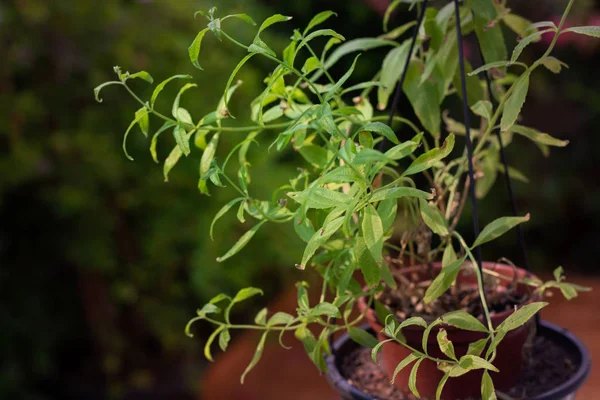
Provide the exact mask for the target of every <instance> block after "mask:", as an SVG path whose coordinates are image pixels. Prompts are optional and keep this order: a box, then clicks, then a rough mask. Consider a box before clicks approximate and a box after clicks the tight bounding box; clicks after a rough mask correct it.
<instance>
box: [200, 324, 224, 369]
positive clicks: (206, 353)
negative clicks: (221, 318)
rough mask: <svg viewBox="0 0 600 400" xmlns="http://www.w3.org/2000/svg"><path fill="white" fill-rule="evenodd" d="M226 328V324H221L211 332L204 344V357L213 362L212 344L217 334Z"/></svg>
mask: <svg viewBox="0 0 600 400" xmlns="http://www.w3.org/2000/svg"><path fill="white" fill-rule="evenodd" d="M223 329H225V325H220V326H219V327H218V328H217V329H215V330H214V332H213V333H211V335H210V336H209V337H208V340H207V341H206V343H205V344H204V357H205V358H206V359H207V360H208V361H210V362H213V361H214V360H213V358H212V354H211V352H210V346H211V345H212V343H213V342H214V341H215V339H216V338H217V335H218V334H219V333H221V331H222V330H223Z"/></svg>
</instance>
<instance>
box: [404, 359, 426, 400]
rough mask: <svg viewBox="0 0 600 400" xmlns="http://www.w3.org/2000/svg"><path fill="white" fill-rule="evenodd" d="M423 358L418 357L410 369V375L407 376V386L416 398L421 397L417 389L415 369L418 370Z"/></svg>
mask: <svg viewBox="0 0 600 400" xmlns="http://www.w3.org/2000/svg"><path fill="white" fill-rule="evenodd" d="M423 360H424V358H419V359H418V360H417V362H416V363H415V365H413V367H412V370H411V371H410V375H409V377H408V388H409V389H410V391H411V392H412V394H414V395H415V397H416V398H417V399H420V398H421V395H420V394H419V391H418V390H417V371H418V370H419V366H420V365H421V363H422V362H423Z"/></svg>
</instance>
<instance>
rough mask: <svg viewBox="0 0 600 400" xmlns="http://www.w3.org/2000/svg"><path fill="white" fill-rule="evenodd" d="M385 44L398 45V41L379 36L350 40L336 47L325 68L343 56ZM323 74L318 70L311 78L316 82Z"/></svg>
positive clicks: (328, 67)
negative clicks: (378, 37)
mask: <svg viewBox="0 0 600 400" xmlns="http://www.w3.org/2000/svg"><path fill="white" fill-rule="evenodd" d="M383 46H397V43H396V42H394V41H393V40H384V39H377V38H360V39H354V40H349V41H347V42H345V43H344V44H342V45H341V46H339V47H338V48H336V49H335V50H334V51H333V52H332V53H331V55H330V56H329V57H328V58H327V60H326V61H325V63H324V68H325V69H330V68H331V67H332V66H333V65H334V64H335V63H337V62H338V61H339V60H340V59H341V58H342V57H344V56H346V55H348V54H351V53H355V52H357V51H367V50H372V49H376V48H378V47H383ZM321 75H322V72H317V73H316V74H315V75H313V76H312V78H311V80H312V81H313V82H314V81H316V79H318V78H319V77H320V76H321Z"/></svg>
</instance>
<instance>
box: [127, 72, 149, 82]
mask: <svg viewBox="0 0 600 400" xmlns="http://www.w3.org/2000/svg"><path fill="white" fill-rule="evenodd" d="M136 78H139V79H143V80H145V81H146V82H148V83H154V79H152V76H151V75H150V74H149V73H147V72H146V71H140V72H136V73H135V74H131V75H129V78H128V79H136Z"/></svg>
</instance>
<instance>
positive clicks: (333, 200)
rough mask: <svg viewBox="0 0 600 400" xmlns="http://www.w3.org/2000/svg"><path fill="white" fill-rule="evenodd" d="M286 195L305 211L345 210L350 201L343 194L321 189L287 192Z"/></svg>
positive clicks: (313, 188)
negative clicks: (340, 208)
mask: <svg viewBox="0 0 600 400" xmlns="http://www.w3.org/2000/svg"><path fill="white" fill-rule="evenodd" d="M287 195H288V196H289V197H290V198H292V199H293V200H294V201H296V202H298V203H300V204H303V205H304V206H306V208H307V209H308V208H317V209H324V208H333V207H343V208H345V207H346V206H347V205H348V203H349V202H350V200H351V199H350V196H348V195H347V194H345V193H342V192H339V191H337V190H331V189H326V188H323V187H310V188H308V189H306V190H305V191H303V192H288V193H287Z"/></svg>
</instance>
